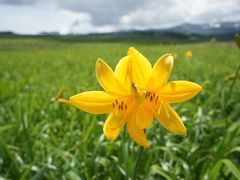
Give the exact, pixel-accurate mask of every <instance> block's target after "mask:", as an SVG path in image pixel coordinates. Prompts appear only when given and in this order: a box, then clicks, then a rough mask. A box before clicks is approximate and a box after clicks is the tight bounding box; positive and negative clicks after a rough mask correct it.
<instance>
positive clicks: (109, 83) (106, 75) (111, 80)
mask: <svg viewBox="0 0 240 180" xmlns="http://www.w3.org/2000/svg"><path fill="white" fill-rule="evenodd" d="M96 76H97V79H98V82H99V83H100V84H101V86H102V87H103V88H104V89H105V91H107V92H113V93H118V94H126V93H127V92H128V91H127V89H126V88H124V87H123V86H122V85H121V84H120V83H119V81H118V80H117V78H116V77H115V75H114V73H113V71H112V69H111V68H110V67H109V66H108V65H107V63H105V62H104V61H103V60H101V59H98V61H97V63H96Z"/></svg>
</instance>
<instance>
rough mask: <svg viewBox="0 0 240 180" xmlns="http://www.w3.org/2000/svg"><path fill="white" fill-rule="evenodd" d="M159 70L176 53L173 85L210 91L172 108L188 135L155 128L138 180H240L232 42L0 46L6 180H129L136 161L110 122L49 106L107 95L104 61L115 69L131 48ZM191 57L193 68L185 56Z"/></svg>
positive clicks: (1, 161)
mask: <svg viewBox="0 0 240 180" xmlns="http://www.w3.org/2000/svg"><path fill="white" fill-rule="evenodd" d="M131 46H133V47H135V48H136V49H138V50H139V51H140V52H142V53H143V54H144V55H145V56H146V57H147V58H148V59H149V60H150V61H151V62H152V63H154V62H155V61H156V60H157V58H158V57H160V56H161V55H162V54H163V53H174V52H176V53H178V58H177V59H176V60H175V64H174V69H173V72H172V75H171V80H189V81H193V82H196V83H198V84H200V85H201V86H202V87H203V91H202V92H201V93H200V94H199V95H198V96H196V97H195V98H193V99H192V100H191V101H188V102H185V103H181V104H175V105H174V109H175V110H176V111H177V112H178V113H179V114H180V116H181V117H182V119H183V120H184V123H185V125H186V127H187V129H188V136H187V137H180V136H176V135H173V134H171V133H169V132H167V131H166V130H165V129H163V128H162V127H161V126H160V125H159V124H158V122H157V121H154V123H153V125H152V126H151V127H150V128H149V129H147V132H146V133H147V138H148V140H149V142H150V143H151V147H150V148H148V149H146V150H144V152H143V157H142V159H141V161H140V168H139V173H138V179H150V180H151V179H191V180H192V179H240V170H239V167H240V96H239V95H240V94H239V92H240V83H239V79H238V80H236V81H235V80H234V75H235V72H236V70H237V67H238V65H239V64H240V51H239V49H238V47H237V46H236V44H235V43H234V42H205V43H194V44H193V43H192V44H186V43H185V44H177V45H171V44H161V42H159V43H156V42H154V43H144V42H143V43H130V42H129V43H128V42H121V43H117V42H114V43H110V42H105V43H101V42H89V43H88V42H82V43H81V42H77V41H76V42H71V41H69V42H68V41H60V40H58V41H55V40H48V39H26V38H25V39H21V38H19V39H0V103H1V104H0V179H2V178H6V179H31V178H33V179H64V180H65V179H66V180H67V179H73V180H75V179H109V180H110V179H112V180H115V179H129V178H131V177H132V174H133V168H134V164H135V161H136V157H137V153H138V145H137V144H136V143H134V142H133V141H132V140H131V139H130V137H129V135H128V133H127V132H126V130H125V129H124V130H123V131H122V133H121V135H120V137H119V138H118V139H117V140H116V141H114V142H111V141H108V140H107V139H106V138H105V137H104V135H103V132H102V126H103V123H104V121H105V118H106V115H97V116H96V115H91V114H88V113H85V112H82V111H80V110H79V109H76V108H74V107H72V106H68V105H63V104H58V103H56V102H52V101H51V99H52V98H53V97H54V96H56V94H57V93H58V91H59V89H61V88H62V87H64V88H65V94H64V97H65V98H68V97H70V96H72V95H75V94H77V93H80V92H83V91H89V90H101V87H100V85H99V84H98V82H97V80H96V76H95V63H96V60H97V58H98V57H100V58H102V59H104V60H105V61H106V62H107V63H109V64H110V65H111V67H112V68H114V67H115V65H116V64H117V62H118V60H119V59H120V58H121V57H123V56H125V55H126V53H127V50H128V48H129V47H131ZM187 50H191V51H192V52H193V57H192V59H186V58H185V57H184V53H185V51H187Z"/></svg>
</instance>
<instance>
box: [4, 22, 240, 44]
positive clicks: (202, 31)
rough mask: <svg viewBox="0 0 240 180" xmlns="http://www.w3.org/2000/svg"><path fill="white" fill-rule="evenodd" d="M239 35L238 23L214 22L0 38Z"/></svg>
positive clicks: (174, 38)
mask: <svg viewBox="0 0 240 180" xmlns="http://www.w3.org/2000/svg"><path fill="white" fill-rule="evenodd" d="M237 33H239V34H240V21H238V22H215V23H210V24H190V23H185V24H181V25H179V26H175V27H172V28H168V29H149V30H129V31H118V32H112V33H91V34H86V35H82V34H68V35H60V34H59V33H58V32H42V33H40V34H36V35H19V34H15V33H12V32H0V37H47V38H49V37H50V38H59V39H62V38H63V39H65V40H66V39H71V40H76V41H79V40H83V41H85V40H86V41H88V40H91V41H121V40H123V41H124V40H136V41H138V40H140V41H141V40H150V41H158V40H160V41H163V42H165V41H166V42H169V41H173V42H177V41H204V40H209V39H211V38H216V39H218V40H233V39H234V36H235V35H236V34H237Z"/></svg>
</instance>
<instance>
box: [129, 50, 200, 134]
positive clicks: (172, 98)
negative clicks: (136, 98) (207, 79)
mask: <svg viewBox="0 0 240 180" xmlns="http://www.w3.org/2000/svg"><path fill="white" fill-rule="evenodd" d="M128 55H129V56H130V57H131V58H132V59H133V61H132V73H133V82H134V83H135V84H136V86H137V90H138V92H139V94H142V96H141V97H142V98H141V102H140V103H139V105H138V109H137V113H136V123H137V125H138V127H139V128H140V129H146V128H148V127H149V126H150V125H151V123H152V121H153V117H155V118H156V119H157V120H158V121H159V123H160V124H161V125H162V126H163V127H165V128H166V129H167V130H169V131H170V132H172V133H174V134H179V135H186V128H185V126H184V124H183V122H182V120H181V118H180V117H179V116H178V114H177V113H176V112H175V111H174V109H173V108H172V107H171V106H170V104H172V103H178V102H184V101H187V100H188V99H190V98H192V97H193V96H195V95H196V94H198V93H199V92H200V91H201V90H202V88H201V86H199V85H198V84H196V83H193V82H189V81H170V82H167V81H168V78H169V75H170V73H171V71H172V67H173V56H172V55H170V54H164V55H163V56H161V57H160V58H159V59H158V60H157V62H156V63H155V65H154V66H153V68H152V66H151V64H150V62H149V61H148V60H147V59H146V58H145V57H144V56H143V55H142V54H141V53H139V52H138V51H137V50H136V49H134V48H130V49H129V52H128Z"/></svg>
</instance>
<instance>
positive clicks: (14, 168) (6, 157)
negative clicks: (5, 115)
mask: <svg viewBox="0 0 240 180" xmlns="http://www.w3.org/2000/svg"><path fill="white" fill-rule="evenodd" d="M0 135H1V134H0ZM0 156H1V157H2V158H3V162H4V163H3V164H4V167H5V168H8V170H9V172H10V175H11V177H12V178H13V179H18V178H19V177H20V172H19V167H18V165H17V163H16V161H15V158H14V157H13V155H12V153H11V152H10V151H9V150H8V148H7V146H6V144H5V142H4V141H3V139H2V138H0Z"/></svg>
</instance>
